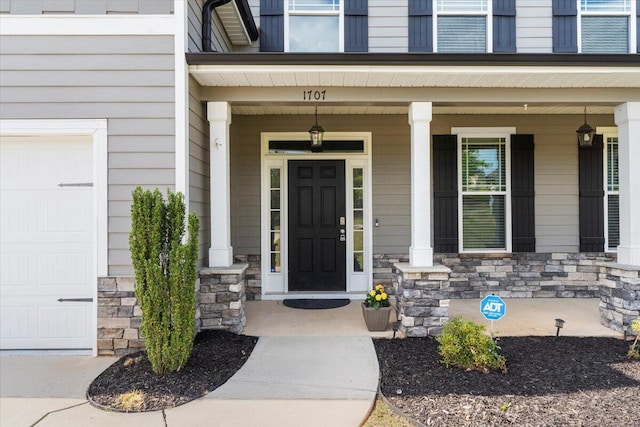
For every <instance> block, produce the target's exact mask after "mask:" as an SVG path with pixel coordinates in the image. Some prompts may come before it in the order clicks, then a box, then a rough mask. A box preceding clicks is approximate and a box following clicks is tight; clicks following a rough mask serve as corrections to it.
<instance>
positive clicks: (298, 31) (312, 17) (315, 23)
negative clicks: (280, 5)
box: [285, 0, 344, 52]
mask: <svg viewBox="0 0 640 427" xmlns="http://www.w3.org/2000/svg"><path fill="white" fill-rule="evenodd" d="M342 4H343V2H342V1H340V0H287V7H286V8H285V52H342V51H343V50H344V42H343V38H344V37H343V31H344V30H343V20H344V14H343V10H342Z"/></svg>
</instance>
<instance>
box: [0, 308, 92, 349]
mask: <svg viewBox="0 0 640 427" xmlns="http://www.w3.org/2000/svg"><path fill="white" fill-rule="evenodd" d="M14 303H15V304H17V305H16V306H13V305H12V304H14ZM91 318H92V310H91V303H90V302H58V301H57V300H56V299H54V298H53V297H52V298H46V297H39V298H33V299H31V301H30V304H29V306H25V305H24V304H21V303H20V298H14V297H10V298H7V301H6V305H5V306H4V307H3V309H2V325H1V326H0V327H1V330H2V347H3V348H20V349H32V348H38V349H61V348H91V346H92V337H91V334H90V332H89V331H90V330H91V329H90V328H89V327H87V326H91V324H92V322H91Z"/></svg>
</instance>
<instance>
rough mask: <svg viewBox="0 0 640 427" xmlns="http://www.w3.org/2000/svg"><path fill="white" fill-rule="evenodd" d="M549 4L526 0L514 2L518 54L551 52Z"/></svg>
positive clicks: (541, 0) (550, 14)
mask: <svg viewBox="0 0 640 427" xmlns="http://www.w3.org/2000/svg"><path fill="white" fill-rule="evenodd" d="M551 17H552V10H551V2H550V1H549V0H527V1H517V2H516V48H517V52H518V53H551V52H553V33H552V28H551Z"/></svg>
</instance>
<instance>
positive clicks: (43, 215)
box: [0, 187, 92, 243]
mask: <svg viewBox="0 0 640 427" xmlns="http://www.w3.org/2000/svg"><path fill="white" fill-rule="evenodd" d="M91 199H92V194H91V189H90V188H89V189H87V188H85V189H82V190H80V189H68V188H59V187H58V188H56V187H54V188H52V189H51V190H49V191H42V190H39V191H7V190H3V198H2V204H3V206H2V220H1V223H0V224H1V225H0V227H1V228H0V231H1V232H2V233H3V243H8V242H25V241H28V240H29V239H31V240H32V241H37V242H41V241H42V239H53V240H54V241H61V240H63V239H62V236H58V235H55V234H49V233H70V234H69V235H67V236H65V237H64V241H67V242H68V241H84V240H86V233H89V232H91V227H92V218H91ZM36 233H38V234H36ZM45 241H46V240H45Z"/></svg>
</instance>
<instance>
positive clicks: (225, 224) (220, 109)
mask: <svg viewBox="0 0 640 427" xmlns="http://www.w3.org/2000/svg"><path fill="white" fill-rule="evenodd" d="M207 119H208V120H209V153H210V154H209V160H210V165H209V166H210V168H211V169H210V197H211V201H210V202H209V206H210V209H211V248H209V267H229V266H230V265H231V264H233V248H232V247H231V196H230V187H229V176H230V175H229V173H230V167H229V125H230V124H231V106H230V105H229V103H228V102H207Z"/></svg>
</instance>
